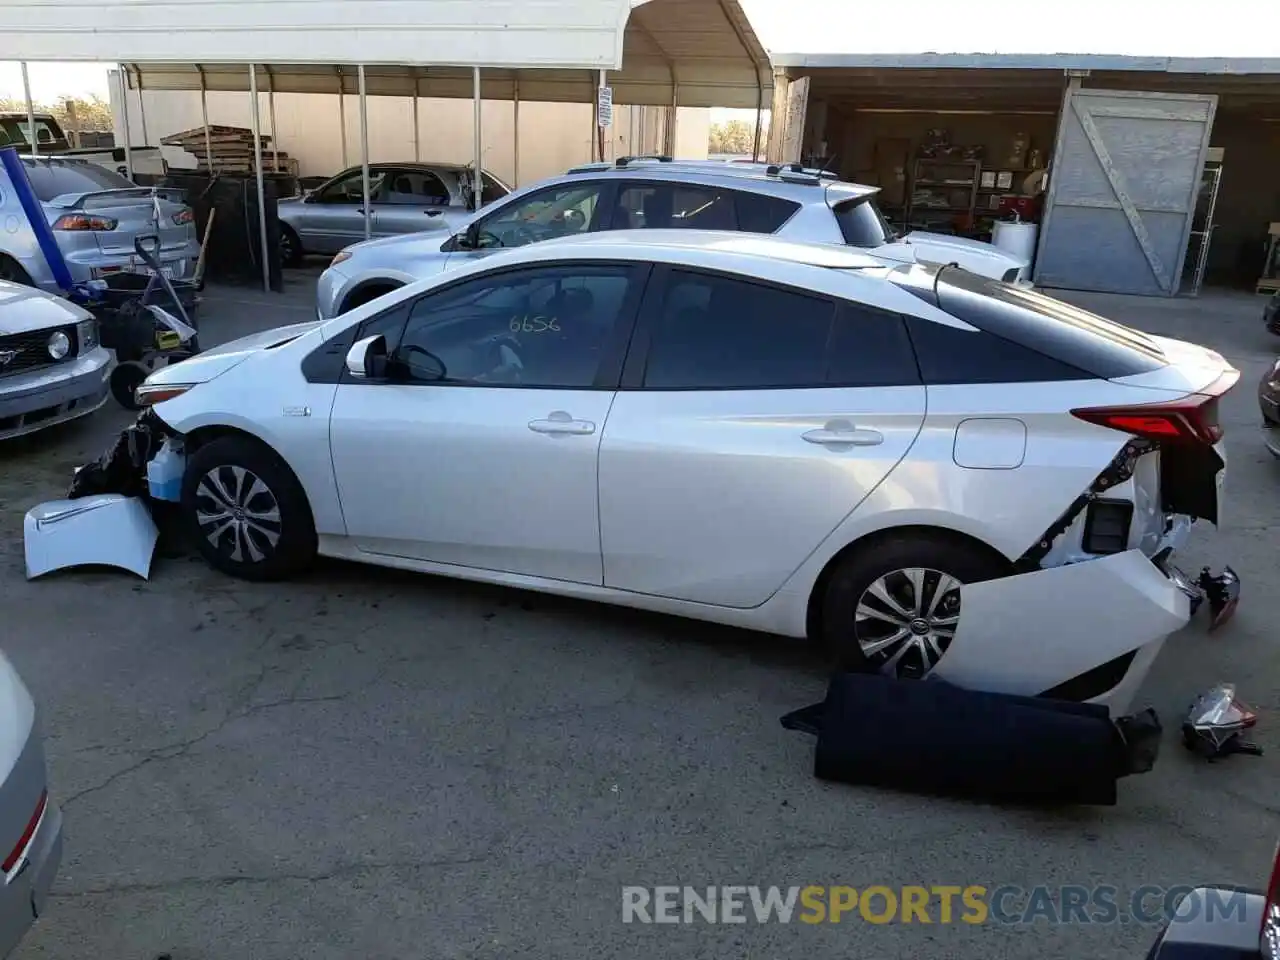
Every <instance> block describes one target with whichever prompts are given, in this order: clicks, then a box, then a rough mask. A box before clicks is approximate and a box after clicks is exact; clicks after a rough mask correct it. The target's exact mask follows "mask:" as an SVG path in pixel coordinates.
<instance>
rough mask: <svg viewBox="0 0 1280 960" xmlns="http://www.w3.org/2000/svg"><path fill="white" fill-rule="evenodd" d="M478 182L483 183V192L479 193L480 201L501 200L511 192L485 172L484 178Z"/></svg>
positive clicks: (492, 201)
mask: <svg viewBox="0 0 1280 960" xmlns="http://www.w3.org/2000/svg"><path fill="white" fill-rule="evenodd" d="M480 182H481V183H482V184H483V185H484V188H483V191H484V192H483V193H481V195H480V201H481V202H482V203H484V204H490V203H494V202H495V201H497V200H501V199H502V198H503V197H505V196H506V195H507V194H508V193H510V192H511V191H510V190H508V189H507V188H506V187H504V186H503V185H502V184H500V183H499V182H498V181H497V180H495V179H493V177H491V176H489V174H487V173H486V174H484V179H483V180H481V181H480Z"/></svg>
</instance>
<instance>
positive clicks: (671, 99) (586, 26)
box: [0, 0, 772, 282]
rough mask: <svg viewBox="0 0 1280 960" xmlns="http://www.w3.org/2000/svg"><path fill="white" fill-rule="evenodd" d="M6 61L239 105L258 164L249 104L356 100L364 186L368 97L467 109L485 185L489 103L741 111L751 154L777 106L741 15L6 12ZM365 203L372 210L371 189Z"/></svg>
mask: <svg viewBox="0 0 1280 960" xmlns="http://www.w3.org/2000/svg"><path fill="white" fill-rule="evenodd" d="M0 59H9V60H18V61H23V62H31V61H77V60H81V61H84V60H88V61H108V62H116V63H119V64H120V65H121V66H122V68H123V69H122V71H121V77H122V78H127V84H128V86H129V87H130V88H133V89H151V90H201V89H203V90H233V91H245V92H247V93H250V94H252V95H253V126H254V131H253V132H254V135H255V140H254V142H255V144H257V150H258V151H261V139H260V133H261V123H260V120H259V117H258V97H257V93H258V91H259V90H263V92H267V93H268V94H270V95H274V94H275V93H284V92H290V93H334V94H340V95H341V97H340V99H339V104H340V106H341V105H342V104H343V103H344V102H345V97H346V96H347V95H354V96H355V97H357V98H358V100H359V104H360V113H361V121H362V122H361V154H362V162H363V165H364V166H365V168H366V172H367V167H368V143H367V138H368V131H367V121H366V119H365V118H366V116H367V113H366V107H365V98H366V97H367V96H405V97H415V98H416V97H454V98H471V99H472V100H473V101H474V103H475V169H476V170H477V171H479V170H480V169H481V166H482V164H481V155H482V146H481V143H482V133H481V103H482V101H483V100H484V99H492V100H511V101H514V102H515V103H516V104H518V103H519V102H520V100H527V101H537V100H540V101H552V102H588V103H590V102H594V101H595V100H596V97H597V95H598V90H599V88H600V87H602V86H606V85H607V86H609V87H610V88H612V90H613V95H614V99H615V101H616V102H619V103H628V104H637V105H646V106H648V105H656V106H665V107H671V108H673V110H674V108H677V107H711V106H717V107H735V108H748V109H754V110H755V111H756V116H757V123H756V141H757V144H759V140H760V131H761V123H760V121H761V117H762V114H763V111H764V109H765V108H766V106H767V104H768V102H769V98H770V96H771V92H772V70H771V67H770V64H769V59H768V55H767V54H766V53H765V51H764V48H763V47H762V46H761V45H760V42H759V40H758V39H757V38H756V36H755V33H754V31H753V30H752V28H751V24H750V22H749V21H748V20H747V17H746V15H745V14H744V13H743V12H742V9H741V7H740V6H739V5H738V0H541V2H538V3H528V2H522V0H484V2H480V0H360V2H356V0H276V2H273V3H264V2H261V0H214V2H202V3H192V2H189V0H158V2H148V3H145V4H140V3H137V2H134V0H102V2H100V3H97V4H93V5H86V4H84V3H83V2H80V0H9V2H6V3H4V4H0ZM415 116H416V111H415ZM669 136H670V133H669ZM127 146H128V144H127V141H126V148H127ZM255 166H256V169H257V172H258V174H257V175H258V197H259V214H260V221H261V222H260V228H261V234H262V237H261V241H262V246H263V250H264V251H265V250H266V245H267V244H266V219H265V218H266V214H265V209H264V203H263V183H262V159H261V156H260V155H259V156H258V157H257V163H256V164H255ZM365 195H366V204H365V209H366V210H368V209H369V206H368V202H367V198H368V177H367V175H366V178H365ZM366 230H367V224H366ZM263 275H264V282H265V281H266V277H267V258H266V257H265V256H264V257H263Z"/></svg>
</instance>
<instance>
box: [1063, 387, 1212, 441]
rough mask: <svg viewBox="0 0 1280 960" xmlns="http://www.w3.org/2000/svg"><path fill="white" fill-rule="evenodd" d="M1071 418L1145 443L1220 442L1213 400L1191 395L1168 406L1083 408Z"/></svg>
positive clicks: (1072, 413)
mask: <svg viewBox="0 0 1280 960" xmlns="http://www.w3.org/2000/svg"><path fill="white" fill-rule="evenodd" d="M1071 415H1072V416H1073V417H1078V418H1079V419H1081V420H1085V421H1087V422H1089V423H1096V424H1097V425H1098V426H1100V427H1110V428H1111V429H1112V430H1120V431H1121V432H1123V433H1131V434H1133V435H1134V436H1135V437H1145V438H1146V439H1149V440H1166V441H1169V440H1172V441H1178V442H1185V443H1208V444H1214V443H1217V442H1218V441H1219V440H1221V439H1222V427H1221V426H1220V425H1219V424H1218V400H1217V397H1201V396H1191V397H1187V398H1186V399H1183V400H1175V401H1172V402H1170V403H1141V404H1134V405H1133V406H1127V407H1084V408H1082V409H1078V410H1072V411H1071Z"/></svg>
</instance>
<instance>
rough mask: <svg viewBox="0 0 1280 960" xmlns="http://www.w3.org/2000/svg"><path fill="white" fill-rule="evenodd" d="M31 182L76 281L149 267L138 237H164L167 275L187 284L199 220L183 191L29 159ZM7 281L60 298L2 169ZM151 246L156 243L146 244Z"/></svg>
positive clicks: (2, 269)
mask: <svg viewBox="0 0 1280 960" xmlns="http://www.w3.org/2000/svg"><path fill="white" fill-rule="evenodd" d="M22 162H23V165H24V166H25V168H26V173H27V179H28V180H29V181H30V182H31V188H32V190H34V191H35V195H36V198H37V199H38V200H39V201H40V205H41V208H42V210H43V212H44V216H45V219H46V220H47V221H48V223H49V225H50V226H51V227H52V228H53V235H54V238H55V239H56V240H57V242H58V249H59V250H61V251H62V256H63V259H64V260H66V262H67V268H68V269H69V270H70V271H71V279H72V280H74V281H76V282H78V283H79V282H83V281H86V280H93V279H98V278H101V277H106V276H108V275H110V274H113V273H121V272H129V271H135V272H136V271H141V270H143V269H144V266H143V264H142V263H141V262H140V260H139V258H138V255H137V251H136V250H135V249H134V245H133V241H134V239H135V238H138V237H143V238H150V237H158V238H159V242H160V254H159V260H160V262H161V265H162V268H163V269H164V270H165V273H166V275H168V276H169V277H170V278H172V279H185V278H188V277H190V276H192V275H193V274H194V273H195V268H196V261H197V260H198V259H199V256H200V241H199V239H198V238H197V236H196V228H195V217H194V215H193V213H192V210H191V208H190V207H189V206H187V204H186V203H185V201H184V199H183V193H182V191H180V190H166V189H160V190H158V191H153V190H152V188H151V187H140V186H138V185H137V184H136V183H133V182H132V181H131V180H127V179H126V178H124V177H122V176H120V174H118V173H113V172H112V171H110V170H107V169H105V168H103V167H100V166H98V165H97V164H94V163H89V162H88V161H86V160H73V159H67V158H64V157H24V158H23V160H22ZM0 221H3V222H6V223H8V224H9V225H10V226H12V227H14V229H12V230H3V231H0V280H8V281H10V282H12V283H21V284H26V285H27V286H34V287H40V288H41V289H43V290H48V291H49V292H51V293H57V292H58V289H59V288H58V283H57V281H56V280H55V279H54V276H53V271H52V270H51V269H50V267H49V263H48V261H47V260H46V259H45V256H44V253H43V252H42V251H41V249H40V244H39V243H38V242H37V240H36V235H35V231H33V230H32V229H31V224H30V222H29V221H28V219H27V215H26V212H25V211H24V209H23V207H22V204H21V203H20V202H19V200H18V196H17V194H16V193H15V192H14V190H13V189H12V185H11V184H10V183H9V182H8V178H7V177H6V176H5V175H4V173H3V172H2V171H0ZM144 242H146V243H147V246H148V248H150V247H151V245H152V244H151V241H150V240H145V241H144Z"/></svg>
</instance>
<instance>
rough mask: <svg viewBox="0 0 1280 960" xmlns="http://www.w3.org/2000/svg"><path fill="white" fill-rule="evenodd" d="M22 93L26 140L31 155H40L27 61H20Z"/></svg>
mask: <svg viewBox="0 0 1280 960" xmlns="http://www.w3.org/2000/svg"><path fill="white" fill-rule="evenodd" d="M22 95H23V96H24V97H26V98H27V140H28V141H29V143H30V146H31V156H33V157H38V156H40V138H39V137H37V136H36V108H35V105H34V104H32V102H31V80H30V79H29V78H28V77H27V61H25V60H23V61H22Z"/></svg>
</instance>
